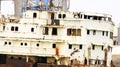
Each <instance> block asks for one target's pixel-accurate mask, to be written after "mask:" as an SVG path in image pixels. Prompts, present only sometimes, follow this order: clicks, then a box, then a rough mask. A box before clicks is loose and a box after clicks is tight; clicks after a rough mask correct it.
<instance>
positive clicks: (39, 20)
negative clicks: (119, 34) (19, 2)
mask: <svg viewBox="0 0 120 67" xmlns="http://www.w3.org/2000/svg"><path fill="white" fill-rule="evenodd" d="M51 4H52V3H51ZM53 4H54V3H53ZM37 8H38V7H37ZM39 8H40V7H39ZM49 8H50V9H49V10H44V9H43V10H40V9H36V8H35V9H28V10H27V11H26V12H24V14H23V17H22V18H21V19H20V20H19V21H18V20H15V19H14V18H8V19H7V20H3V19H1V23H0V63H1V64H8V65H10V64H14V67H16V66H15V65H16V64H17V62H18V63H19V64H18V65H19V66H20V63H21V64H22V63H23V65H24V66H20V67H26V66H25V63H32V64H31V66H32V67H40V66H45V67H47V66H48V65H49V64H50V66H51V65H66V66H72V65H74V62H75V61H76V60H77V61H76V62H75V63H77V64H80V65H87V66H90V67H93V66H106V67H107V66H108V67H110V64H111V60H112V54H111V53H112V44H113V40H112V38H113V27H114V23H113V22H112V16H111V15H108V14H100V13H90V12H89V13H88V12H69V11H61V9H60V10H55V8H52V6H51V7H49ZM4 19H5V18H4ZM11 61H12V62H11ZM14 61H15V62H14ZM44 64H48V65H44ZM9 67H10V66H9ZM61 67H62V66H61Z"/></svg>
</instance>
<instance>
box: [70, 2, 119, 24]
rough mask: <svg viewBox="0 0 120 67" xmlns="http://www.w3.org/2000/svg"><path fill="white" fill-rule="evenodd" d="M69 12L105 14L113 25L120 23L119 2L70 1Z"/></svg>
mask: <svg viewBox="0 0 120 67" xmlns="http://www.w3.org/2000/svg"><path fill="white" fill-rule="evenodd" d="M69 10H70V11H85V12H96V13H107V14H110V15H112V20H113V22H114V23H115V25H119V23H120V0H71V2H70V9H69Z"/></svg>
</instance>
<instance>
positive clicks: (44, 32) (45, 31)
mask: <svg viewBox="0 0 120 67" xmlns="http://www.w3.org/2000/svg"><path fill="white" fill-rule="evenodd" d="M48 31H49V29H48V27H45V28H43V35H48Z"/></svg>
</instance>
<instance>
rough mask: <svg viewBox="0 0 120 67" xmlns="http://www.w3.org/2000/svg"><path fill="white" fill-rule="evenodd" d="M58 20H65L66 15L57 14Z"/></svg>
mask: <svg viewBox="0 0 120 67" xmlns="http://www.w3.org/2000/svg"><path fill="white" fill-rule="evenodd" d="M58 18H66V14H58Z"/></svg>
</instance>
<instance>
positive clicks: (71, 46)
mask: <svg viewBox="0 0 120 67" xmlns="http://www.w3.org/2000/svg"><path fill="white" fill-rule="evenodd" d="M82 48H83V45H82V44H80V45H79V49H82ZM68 49H73V44H69V46H68Z"/></svg>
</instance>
